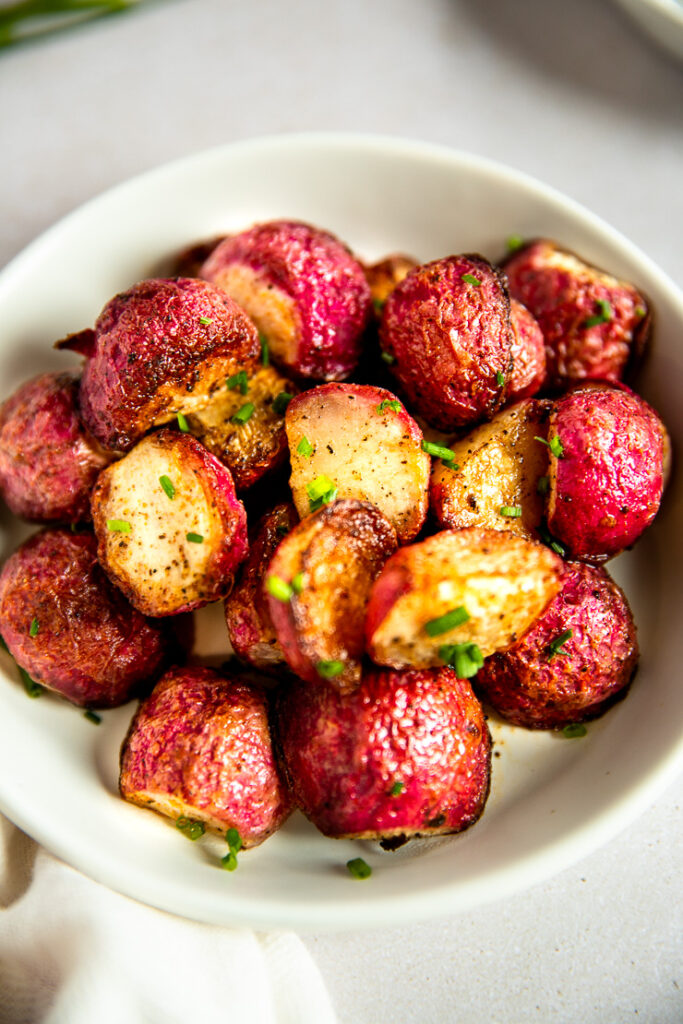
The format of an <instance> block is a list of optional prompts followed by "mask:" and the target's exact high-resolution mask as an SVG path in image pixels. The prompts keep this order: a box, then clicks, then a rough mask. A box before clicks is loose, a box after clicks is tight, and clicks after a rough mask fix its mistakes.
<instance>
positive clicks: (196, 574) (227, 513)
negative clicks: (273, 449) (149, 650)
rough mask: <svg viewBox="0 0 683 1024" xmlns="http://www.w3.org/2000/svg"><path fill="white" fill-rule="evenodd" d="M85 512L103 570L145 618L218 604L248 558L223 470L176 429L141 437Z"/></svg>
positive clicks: (240, 513) (242, 522) (104, 477)
mask: <svg viewBox="0 0 683 1024" xmlns="http://www.w3.org/2000/svg"><path fill="white" fill-rule="evenodd" d="M92 510H93V523H94V527H95V533H96V534H97V539H98V542H99V543H98V556H99V559H100V562H101V563H102V567H103V568H104V570H105V572H106V573H107V574H108V576H109V577H110V579H111V580H112V581H113V582H114V583H116V585H117V586H118V587H120V588H121V590H122V591H123V592H124V594H125V595H126V597H127V598H128V599H129V601H130V602H131V604H133V605H134V606H135V607H136V608H138V609H139V610H140V611H141V612H143V613H144V614H145V615H177V614H178V613H179V612H186V611H191V610H192V609H193V608H199V607H201V605H204V604H207V603H208V602H209V601H215V600H217V599H218V598H221V597H225V595H226V594H228V593H229V592H230V590H231V588H232V583H233V577H234V574H235V570H236V569H237V567H238V565H239V564H240V562H241V561H242V560H243V559H244V558H245V556H246V554H247V525H246V523H247V520H246V513H245V511H244V506H243V505H242V503H241V502H240V501H238V500H237V498H236V497H235V488H234V485H233V482H232V477H231V475H230V470H228V469H226V468H225V466H223V465H222V464H221V463H220V462H219V461H218V459H216V458H215V456H213V455H211V453H210V452H208V451H207V450H206V448H204V446H203V445H202V444H200V443H199V441H197V440H196V439H195V438H194V437H190V436H189V435H188V434H180V433H178V432H176V431H175V430H168V429H165V430H160V431H158V432H157V433H155V434H150V435H148V436H147V437H145V438H143V440H142V441H140V442H139V443H138V444H137V445H136V446H135V448H133V450H132V451H130V452H129V453H128V454H127V455H126V456H124V458H122V459H120V460H119V461H118V462H115V463H113V465H111V466H109V467H108V468H107V469H105V470H104V471H103V472H102V473H101V474H100V476H99V479H98V481H97V485H96V487H95V490H94V491H93V496H92Z"/></svg>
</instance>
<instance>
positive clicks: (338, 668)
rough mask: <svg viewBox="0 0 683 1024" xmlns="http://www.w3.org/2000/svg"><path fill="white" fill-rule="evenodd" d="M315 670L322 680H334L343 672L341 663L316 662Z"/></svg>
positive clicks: (342, 663)
mask: <svg viewBox="0 0 683 1024" xmlns="http://www.w3.org/2000/svg"><path fill="white" fill-rule="evenodd" d="M315 670H316V672H317V673H318V675H319V676H322V678H323V679H334V677H335V676H339V675H341V674H342V672H343V671H344V662H343V661H318V662H316V666H315Z"/></svg>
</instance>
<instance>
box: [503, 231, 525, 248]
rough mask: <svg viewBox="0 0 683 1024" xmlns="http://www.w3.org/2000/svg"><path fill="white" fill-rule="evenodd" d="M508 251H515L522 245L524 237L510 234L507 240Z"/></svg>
mask: <svg viewBox="0 0 683 1024" xmlns="http://www.w3.org/2000/svg"><path fill="white" fill-rule="evenodd" d="M506 244H507V247H508V252H517V250H518V249H521V248H522V246H523V245H524V239H523V238H522V236H521V235H510V237H509V238H508V240H507V243H506Z"/></svg>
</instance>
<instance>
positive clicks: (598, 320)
mask: <svg viewBox="0 0 683 1024" xmlns="http://www.w3.org/2000/svg"><path fill="white" fill-rule="evenodd" d="M595 305H596V306H597V307H598V312H597V313H595V314H594V315H593V316H589V317H588V319H587V320H584V322H583V326H584V327H597V326H598V324H607V323H609V321H610V320H611V319H612V315H613V314H612V307H611V306H610V304H609V302H607V300H606V299H598V300H597V302H596V303H595Z"/></svg>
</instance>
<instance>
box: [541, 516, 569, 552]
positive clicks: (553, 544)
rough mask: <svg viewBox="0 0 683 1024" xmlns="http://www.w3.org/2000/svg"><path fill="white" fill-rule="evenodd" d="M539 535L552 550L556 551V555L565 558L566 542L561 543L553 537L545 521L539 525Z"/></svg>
mask: <svg viewBox="0 0 683 1024" xmlns="http://www.w3.org/2000/svg"><path fill="white" fill-rule="evenodd" d="M538 535H539V537H540V538H541V540H542V541H543V543H544V544H545V545H546V546H547V547H549V548H550V549H551V551H554V552H555V554H556V555H559V556H560V558H564V556H565V555H566V554H567V549H566V548H565V546H564V544H560V542H559V540H556V539H555V538H554V537H553V535H552V534H551V532H550V530H549V529H548V527H547V526H546V524H545V523H541V524H540V525H539V527H538Z"/></svg>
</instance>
